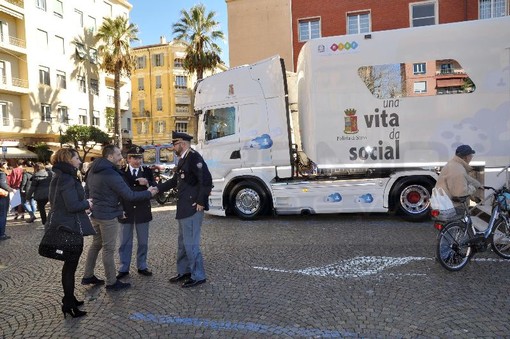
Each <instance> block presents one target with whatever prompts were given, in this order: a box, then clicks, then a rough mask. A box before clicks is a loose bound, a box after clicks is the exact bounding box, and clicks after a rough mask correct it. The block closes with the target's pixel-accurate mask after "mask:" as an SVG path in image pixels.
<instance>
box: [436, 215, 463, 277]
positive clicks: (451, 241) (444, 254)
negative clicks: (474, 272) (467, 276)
mask: <svg viewBox="0 0 510 339" xmlns="http://www.w3.org/2000/svg"><path fill="white" fill-rule="evenodd" d="M468 239H469V235H468V233H467V230H466V225H465V224H464V223H462V222H460V221H453V222H451V223H449V224H448V225H446V226H445V227H444V228H443V230H442V231H441V232H440V233H439V234H438V236H437V253H436V257H437V260H438V261H439V263H440V264H441V266H443V267H444V268H446V269H447V270H448V271H459V270H461V269H462V268H463V267H464V266H466V265H467V263H468V262H469V258H470V255H471V247H469V246H467V245H465V243H466V242H467V240H468Z"/></svg>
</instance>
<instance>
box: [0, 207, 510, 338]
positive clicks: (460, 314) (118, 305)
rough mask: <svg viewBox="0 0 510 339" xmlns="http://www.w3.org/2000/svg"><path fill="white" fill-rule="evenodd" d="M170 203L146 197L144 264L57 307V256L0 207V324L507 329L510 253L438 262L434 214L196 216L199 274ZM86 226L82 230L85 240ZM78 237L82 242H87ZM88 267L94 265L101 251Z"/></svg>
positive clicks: (393, 334) (112, 329)
mask: <svg viewBox="0 0 510 339" xmlns="http://www.w3.org/2000/svg"><path fill="white" fill-rule="evenodd" d="M174 218H175V210H174V208H173V207H172V206H163V207H158V206H156V205H155V208H154V221H153V222H152V223H151V226H150V227H151V231H150V244H149V246H150V249H149V266H150V269H151V270H152V271H153V272H154V275H153V276H152V277H145V276H141V275H139V274H138V273H137V272H136V266H134V265H135V264H134V263H135V258H133V262H132V267H131V272H130V275H129V278H127V279H125V280H124V281H129V282H131V283H132V284H133V286H132V288H131V289H128V290H125V291H119V292H110V291H108V292H107V291H106V290H105V288H104V286H100V287H88V286H82V285H80V284H79V282H80V280H81V277H82V274H83V264H84V255H83V256H82V260H81V262H80V265H79V266H78V272H77V277H76V281H77V284H76V286H77V289H76V294H77V296H78V299H84V300H85V305H84V306H83V307H82V309H83V310H85V311H87V312H88V314H87V315H86V316H85V317H83V318H78V319H70V318H69V316H68V318H67V319H65V320H64V318H63V315H62V313H61V310H60V300H61V298H62V287H61V283H60V274H61V268H62V263H61V262H58V261H53V260H50V259H46V258H42V257H40V256H38V254H37V246H38V244H39V241H40V239H41V237H42V232H43V231H41V230H36V226H39V225H40V222H35V223H34V224H26V223H25V222H24V221H19V220H18V221H14V220H11V218H10V220H9V222H8V226H7V234H9V235H11V236H12V239H10V240H7V241H2V242H0V337H1V338H90V337H97V338H99V337H102V338H149V337H150V338H267V337H275V338H330V337H364V338H374V337H378V338H416V337H423V338H434V337H436V338H445V337H464V338H476V337H486V338H489V337H508V336H510V321H509V320H510V298H509V297H508V293H507V292H508V290H509V286H510V262H507V261H503V260H500V259H499V258H498V257H497V256H496V255H495V254H494V253H491V252H486V253H483V254H480V255H477V256H476V257H475V259H478V260H474V261H472V262H470V263H469V264H468V266H467V267H466V268H465V269H464V270H463V271H461V272H456V273H450V272H447V271H445V270H444V269H443V268H441V267H440V265H439V264H438V263H437V262H435V260H434V259H433V258H434V245H435V237H436V231H435V230H434V229H433V228H432V226H431V223H430V222H428V223H426V222H424V223H408V222H404V221H402V220H400V219H398V218H397V217H393V216H387V215H384V214H375V215H362V214H358V215H356V214H346V215H322V216H308V217H304V216H285V217H268V218H264V219H262V220H258V221H241V220H239V219H237V218H234V217H231V218H220V217H212V216H206V217H205V220H204V226H203V229H202V239H203V242H202V251H203V255H204V260H205V267H206V272H207V283H206V284H203V285H200V286H198V287H196V288H190V289H184V288H180V287H179V285H175V284H170V283H169V282H168V279H169V278H170V277H171V276H172V275H173V274H175V251H176V239H177V232H176V230H177V227H176V225H177V224H176V221H175V219H174ZM90 242H91V239H89V238H86V241H85V246H86V249H87V248H88V246H89V245H90ZM86 249H85V251H86ZM97 267H98V270H97V272H96V275H97V276H98V277H100V278H104V272H103V269H102V264H101V263H98V266H97Z"/></svg>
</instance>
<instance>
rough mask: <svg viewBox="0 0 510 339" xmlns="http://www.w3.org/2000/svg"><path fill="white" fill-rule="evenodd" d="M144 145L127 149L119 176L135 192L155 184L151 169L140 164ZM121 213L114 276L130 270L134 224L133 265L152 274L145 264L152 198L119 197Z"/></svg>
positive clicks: (147, 274)
mask: <svg viewBox="0 0 510 339" xmlns="http://www.w3.org/2000/svg"><path fill="white" fill-rule="evenodd" d="M143 152H144V149H143V148H142V147H140V146H136V145H133V146H132V147H131V148H130V149H129V150H128V152H127V165H126V166H124V167H123V168H122V169H121V173H122V177H123V178H124V181H125V182H126V184H128V186H129V187H130V188H131V190H133V191H135V192H140V191H145V190H146V189H147V187H150V186H156V182H155V181H154V176H153V175H152V171H151V169H150V168H149V167H147V166H142V159H143ZM122 207H123V209H124V215H123V216H122V217H120V218H119V222H120V237H119V242H120V244H119V259H120V267H119V274H117V279H121V278H123V277H125V276H127V275H128V274H129V267H130V266H131V254H132V252H133V228H136V239H137V244H138V249H137V251H136V266H137V267H138V273H139V274H141V275H144V276H151V275H152V272H151V271H150V270H149V268H148V266H147V252H148V249H149V222H150V221H151V220H152V212H151V202H150V200H149V199H147V200H143V201H136V202H131V201H125V200H122Z"/></svg>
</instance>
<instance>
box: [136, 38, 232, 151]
mask: <svg viewBox="0 0 510 339" xmlns="http://www.w3.org/2000/svg"><path fill="white" fill-rule="evenodd" d="M185 50H186V45H185V44H183V43H182V42H179V41H175V40H174V41H171V42H169V43H168V42H167V41H166V39H165V38H164V37H161V38H160V43H159V44H154V45H147V46H140V47H135V48H133V49H132V51H131V52H132V55H133V56H134V58H135V70H134V72H133V73H132V74H131V87H132V89H133V95H132V121H133V139H132V141H133V143H134V144H137V145H149V144H165V143H169V142H170V140H171V132H172V131H177V132H185V133H188V134H190V135H194V136H196V135H197V130H196V129H197V123H196V116H195V114H194V112H193V105H192V103H193V87H194V85H195V83H196V77H195V75H194V74H193V75H190V74H189V73H188V72H187V71H186V70H185V69H184V67H183V62H184V58H185V56H186V52H185ZM225 69H226V67H224V66H219V67H218V68H217V69H216V70H215V71H214V72H205V74H204V76H207V75H210V74H212V73H216V72H221V71H224V70H225Z"/></svg>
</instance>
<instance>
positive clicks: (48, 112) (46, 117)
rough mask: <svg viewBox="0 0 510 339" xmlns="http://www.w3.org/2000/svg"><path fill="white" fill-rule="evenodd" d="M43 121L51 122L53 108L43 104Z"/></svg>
mask: <svg viewBox="0 0 510 339" xmlns="http://www.w3.org/2000/svg"><path fill="white" fill-rule="evenodd" d="M41 121H45V122H51V108H50V105H48V104H41Z"/></svg>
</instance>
